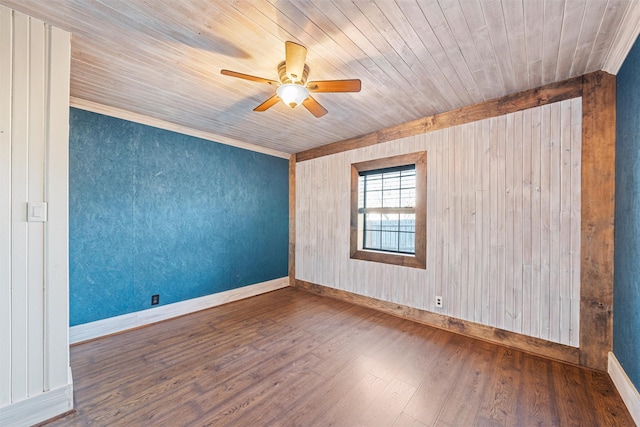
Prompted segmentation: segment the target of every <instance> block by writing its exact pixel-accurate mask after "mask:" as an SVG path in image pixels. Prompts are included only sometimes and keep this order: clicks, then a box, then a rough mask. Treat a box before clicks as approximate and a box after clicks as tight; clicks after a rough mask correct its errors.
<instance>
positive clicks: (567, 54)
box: [556, 0, 586, 79]
mask: <svg viewBox="0 0 640 427" xmlns="http://www.w3.org/2000/svg"><path fill="white" fill-rule="evenodd" d="M585 6H586V3H585V2H584V0H567V2H566V3H565V10H564V17H563V20H562V32H561V34H560V39H561V40H560V51H559V54H558V65H557V70H556V78H557V79H566V78H567V77H568V76H569V75H570V74H571V67H572V65H573V62H574V58H575V57H576V53H577V50H578V39H579V37H580V28H581V25H575V23H576V22H582V19H583V17H584V10H585Z"/></svg>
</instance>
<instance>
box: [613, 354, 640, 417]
mask: <svg viewBox="0 0 640 427" xmlns="http://www.w3.org/2000/svg"><path fill="white" fill-rule="evenodd" d="M607 370H608V372H609V376H610V377H611V380H612V381H613V384H614V385H615V386H616V389H618V393H620V396H621V397H622V401H623V402H624V404H625V405H627V409H628V410H629V412H630V413H631V418H633V421H635V423H636V425H640V393H638V390H637V389H636V388H635V386H634V385H633V383H632V382H631V380H630V379H629V377H628V376H627V373H626V372H625V371H624V369H622V365H620V362H618V359H616V356H615V354H613V353H612V352H609V364H608V369H607Z"/></svg>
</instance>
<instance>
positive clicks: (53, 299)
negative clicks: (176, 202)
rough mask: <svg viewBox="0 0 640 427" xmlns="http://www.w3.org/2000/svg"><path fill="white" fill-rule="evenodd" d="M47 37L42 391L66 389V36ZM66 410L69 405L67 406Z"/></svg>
mask: <svg viewBox="0 0 640 427" xmlns="http://www.w3.org/2000/svg"><path fill="white" fill-rule="evenodd" d="M48 31H49V32H50V36H49V43H48V45H47V50H48V52H49V61H50V62H49V63H50V68H49V79H48V87H47V92H48V96H49V103H48V104H47V109H46V111H47V126H48V134H49V137H48V147H47V165H48V166H47V168H46V187H45V191H46V198H47V201H48V209H49V221H48V223H47V224H46V226H45V227H46V229H45V245H46V248H45V253H46V257H45V265H46V267H45V289H46V292H45V355H47V357H45V382H44V388H45V390H54V389H56V388H58V387H62V386H64V385H68V384H70V382H71V378H69V372H68V371H69V366H70V363H69V332H68V331H69V255H68V254H69V244H68V242H69V237H68V236H69V186H68V182H69V154H68V153H69V125H68V123H69V108H68V104H69V93H70V92H69V86H70V82H69V74H70V64H71V62H70V58H71V35H70V34H69V33H67V32H66V31H63V30H60V29H58V28H55V27H48ZM69 405H70V407H71V406H72V402H70V403H69Z"/></svg>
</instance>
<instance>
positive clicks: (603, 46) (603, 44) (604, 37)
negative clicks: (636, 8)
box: [587, 0, 628, 71]
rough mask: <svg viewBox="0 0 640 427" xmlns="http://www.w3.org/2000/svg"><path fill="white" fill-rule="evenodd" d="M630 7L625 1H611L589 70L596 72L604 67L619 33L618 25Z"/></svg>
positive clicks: (603, 19)
mask: <svg viewBox="0 0 640 427" xmlns="http://www.w3.org/2000/svg"><path fill="white" fill-rule="evenodd" d="M627 7H628V2H626V1H625V0H609V3H607V8H606V9H605V14H604V16H603V18H602V22H601V24H600V28H599V29H598V32H597V34H598V35H597V37H596V40H595V43H594V45H593V50H592V51H591V57H590V58H589V62H588V64H587V70H591V71H596V70H599V69H600V68H601V67H602V64H604V61H605V60H606V58H607V53H608V52H609V49H611V43H613V40H614V39H615V36H616V33H617V32H618V25H619V23H620V22H621V21H622V18H623V17H624V13H625V12H626V10H627Z"/></svg>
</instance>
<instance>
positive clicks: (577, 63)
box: [571, 0, 607, 75]
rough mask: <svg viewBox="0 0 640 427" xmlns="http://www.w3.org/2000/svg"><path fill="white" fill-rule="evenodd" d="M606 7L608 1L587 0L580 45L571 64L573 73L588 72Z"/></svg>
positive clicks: (579, 40)
mask: <svg viewBox="0 0 640 427" xmlns="http://www.w3.org/2000/svg"><path fill="white" fill-rule="evenodd" d="M606 7H607V2H606V1H597V0H587V2H586V5H585V9H584V15H583V18H582V23H581V26H580V36H579V37H578V46H577V47H576V52H575V54H574V60H573V64H572V66H571V75H582V74H585V73H586V72H587V65H588V64H589V59H590V58H591V52H592V50H593V45H594V44H595V40H596V37H597V28H600V23H601V22H602V17H603V15H604V13H605V9H606ZM594 29H596V30H595V31H594Z"/></svg>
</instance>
